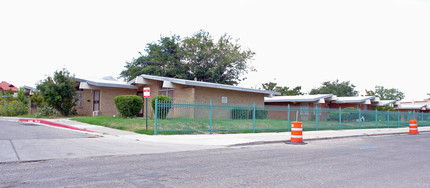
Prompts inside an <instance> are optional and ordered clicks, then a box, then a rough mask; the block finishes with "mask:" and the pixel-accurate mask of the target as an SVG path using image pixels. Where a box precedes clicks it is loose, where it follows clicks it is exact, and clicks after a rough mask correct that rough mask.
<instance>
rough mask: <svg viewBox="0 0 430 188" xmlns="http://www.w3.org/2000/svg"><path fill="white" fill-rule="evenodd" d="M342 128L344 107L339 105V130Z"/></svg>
mask: <svg viewBox="0 0 430 188" xmlns="http://www.w3.org/2000/svg"><path fill="white" fill-rule="evenodd" d="M340 129H342V109H341V108H340V107H339V130H340Z"/></svg>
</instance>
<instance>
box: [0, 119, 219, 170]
mask: <svg viewBox="0 0 430 188" xmlns="http://www.w3.org/2000/svg"><path fill="white" fill-rule="evenodd" d="M211 148H214V146H193V145H181V144H169V143H154V142H147V141H143V140H139V139H133V138H128V137H120V136H116V135H94V134H88V133H82V132H77V131H71V130H65V129H60V128H54V127H48V126H44V125H34V124H26V123H21V122H15V121H5V120H0V163H4V162H19V161H37V160H48V159H60V158H82V157H91V156H105V155H130V154H147V153H166V152H177V151H192V150H201V149H211Z"/></svg>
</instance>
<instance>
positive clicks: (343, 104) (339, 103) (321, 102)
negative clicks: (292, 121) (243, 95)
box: [264, 94, 396, 121]
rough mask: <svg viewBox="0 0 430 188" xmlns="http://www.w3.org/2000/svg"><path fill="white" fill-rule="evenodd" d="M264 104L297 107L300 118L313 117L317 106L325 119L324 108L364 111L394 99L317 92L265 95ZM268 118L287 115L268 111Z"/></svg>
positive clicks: (292, 114) (392, 101) (309, 118)
mask: <svg viewBox="0 0 430 188" xmlns="http://www.w3.org/2000/svg"><path fill="white" fill-rule="evenodd" d="M264 104H265V105H266V106H269V107H270V106H272V107H274V106H278V107H279V106H289V107H290V108H293V109H299V110H297V111H298V115H299V116H300V119H302V120H311V119H312V118H314V116H315V114H313V110H310V109H313V108H318V109H319V111H318V116H319V118H320V120H323V121H325V120H326V118H327V115H326V113H328V111H327V110H325V109H339V108H341V109H345V108H348V107H353V108H355V109H361V110H363V111H366V110H368V109H370V108H369V107H371V108H374V107H376V106H386V105H394V104H396V101H395V100H380V99H379V98H378V97H375V96H353V97H337V96H335V95H333V94H317V95H296V96H275V97H266V98H265V99H264ZM295 113H296V111H292V112H290V117H294V116H295ZM268 116H269V118H274V119H285V118H286V117H287V116H286V115H285V113H284V112H277V111H269V113H268Z"/></svg>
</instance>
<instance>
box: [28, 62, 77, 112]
mask: <svg viewBox="0 0 430 188" xmlns="http://www.w3.org/2000/svg"><path fill="white" fill-rule="evenodd" d="M76 86H77V83H76V80H75V78H74V76H72V75H70V73H69V71H67V70H66V69H63V70H61V71H55V72H54V77H50V76H48V77H47V78H46V79H45V80H43V81H40V83H39V84H37V86H36V88H37V89H38V90H39V91H40V94H41V95H42V96H43V101H44V102H45V103H46V105H48V106H50V107H52V108H54V109H56V110H58V111H59V112H60V113H61V114H62V115H64V116H68V115H70V114H71V113H72V112H73V110H74V107H75V103H76V100H77V99H75V94H76Z"/></svg>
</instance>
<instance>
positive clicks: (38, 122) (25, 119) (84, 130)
mask: <svg viewBox="0 0 430 188" xmlns="http://www.w3.org/2000/svg"><path fill="white" fill-rule="evenodd" d="M18 121H19V122H26V123H34V124H45V125H50V126H54V127H61V128H66V129H72V130H75V131H83V132H89V133H99V132H96V131H90V130H87V129H80V128H76V127H73V126H69V125H64V124H60V123H55V122H50V121H46V120H43V119H27V118H20V119H19V120H18Z"/></svg>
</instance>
